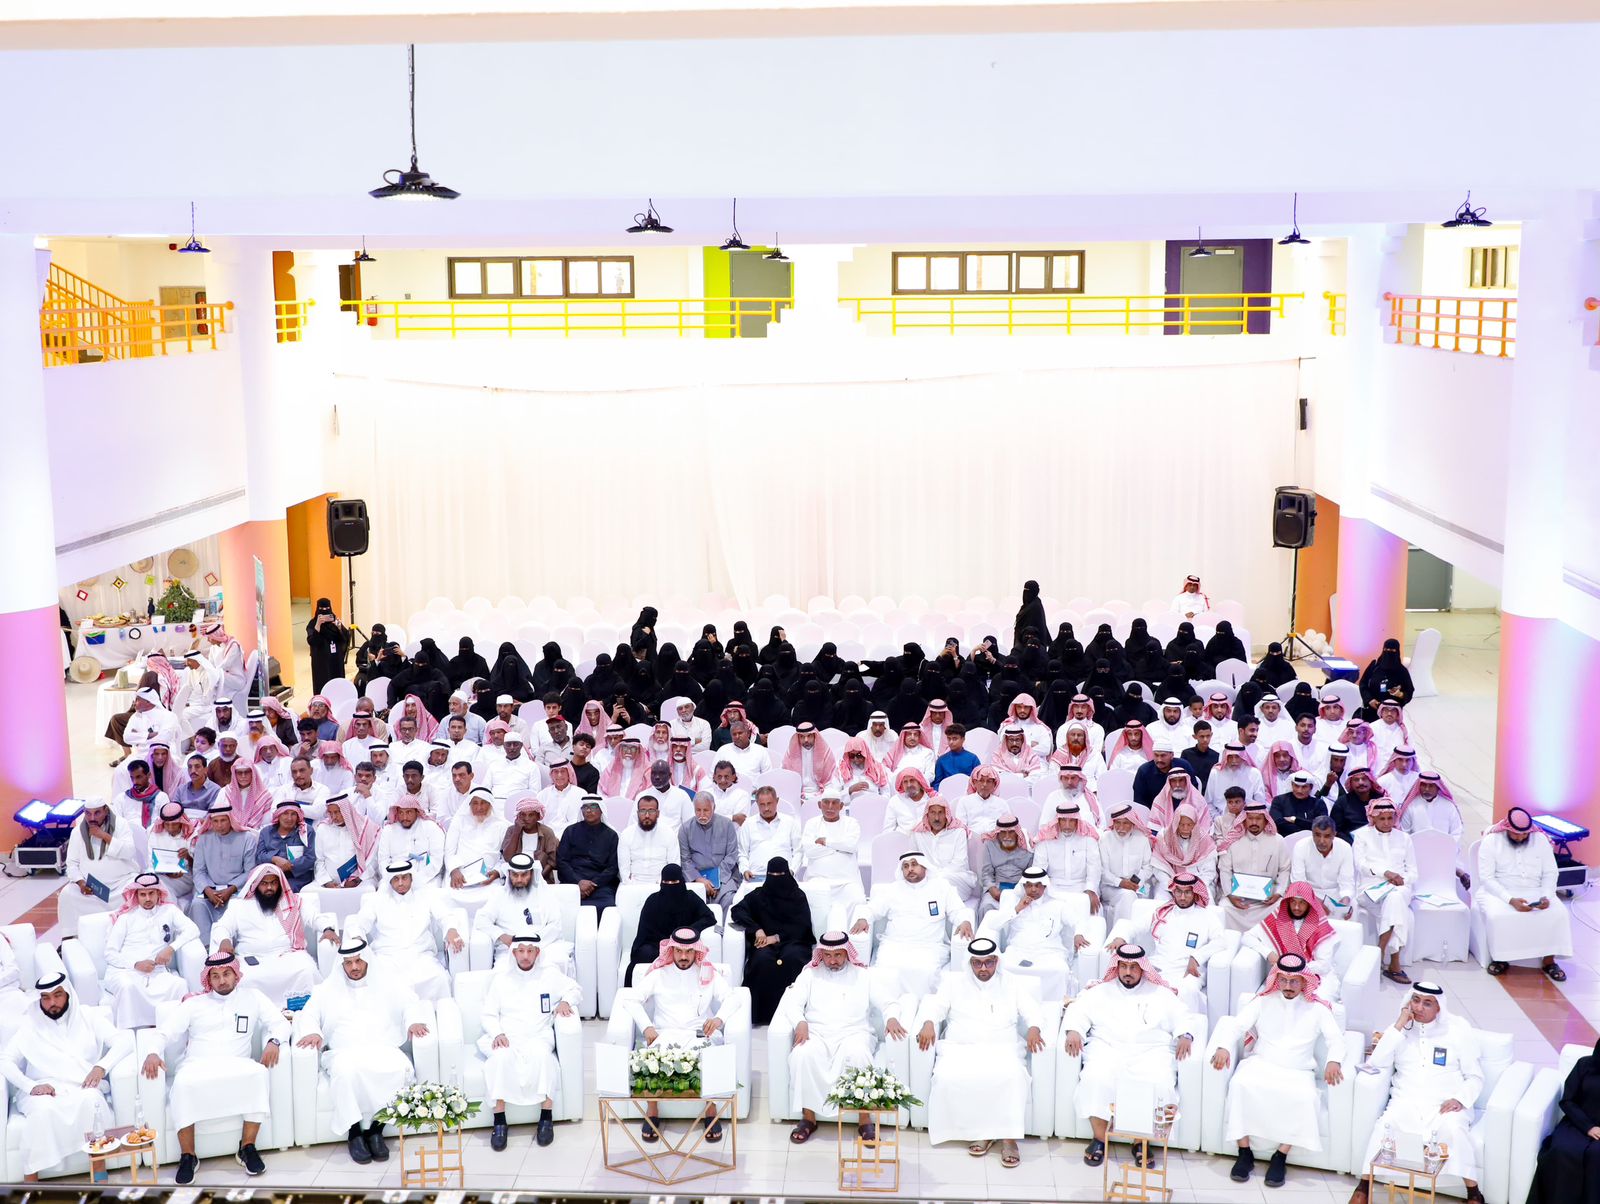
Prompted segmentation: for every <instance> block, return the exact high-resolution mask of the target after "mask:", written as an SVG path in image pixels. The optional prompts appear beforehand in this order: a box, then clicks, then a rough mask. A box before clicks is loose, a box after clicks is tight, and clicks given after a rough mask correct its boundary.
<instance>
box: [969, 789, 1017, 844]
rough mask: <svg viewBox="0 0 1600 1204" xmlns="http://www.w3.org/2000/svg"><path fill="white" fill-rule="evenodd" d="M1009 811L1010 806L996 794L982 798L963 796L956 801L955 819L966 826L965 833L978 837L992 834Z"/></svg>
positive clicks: (971, 795)
mask: <svg viewBox="0 0 1600 1204" xmlns="http://www.w3.org/2000/svg"><path fill="white" fill-rule="evenodd" d="M1010 811H1011V804H1010V803H1008V802H1006V801H1005V799H1003V798H1001V797H1000V796H999V795H998V794H991V795H990V796H989V797H988V798H984V797H983V796H982V795H981V794H977V793H973V794H965V795H962V796H961V797H960V798H958V799H957V800H956V818H957V819H959V820H960V821H961V822H962V823H964V824H966V825H967V831H969V832H976V833H977V834H978V835H979V836H982V835H984V834H985V833H986V832H993V831H994V830H995V828H996V827H997V826H998V825H999V823H1000V821H1001V820H1002V819H1004V818H1005V817H1006V816H1007V815H1008V814H1009V813H1010Z"/></svg>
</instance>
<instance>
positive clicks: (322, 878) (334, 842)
mask: <svg viewBox="0 0 1600 1204" xmlns="http://www.w3.org/2000/svg"><path fill="white" fill-rule="evenodd" d="M316 838H317V868H316V871H315V872H316V883H317V885H318V886H319V887H322V888H324V889H329V888H328V883H330V882H332V883H334V884H335V887H337V884H338V883H339V882H340V878H339V871H340V870H341V869H343V868H344V867H345V866H346V865H348V864H349V863H350V858H352V857H355V856H356V841H355V837H353V836H351V835H350V829H349V828H348V827H346V826H345V825H343V824H330V823H329V822H327V820H323V822H322V823H320V824H318V825H317V827H316ZM355 872H356V873H358V874H359V873H361V859H360V858H359V857H357V858H356V868H355ZM370 885H371V883H369V882H368V881H366V879H363V880H362V886H364V887H365V886H370Z"/></svg>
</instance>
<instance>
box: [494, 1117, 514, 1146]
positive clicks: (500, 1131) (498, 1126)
mask: <svg viewBox="0 0 1600 1204" xmlns="http://www.w3.org/2000/svg"><path fill="white" fill-rule="evenodd" d="M510 1134H511V1127H510V1126H509V1125H507V1124H505V1123H504V1122H501V1121H496V1122H495V1126H494V1128H492V1129H490V1130H489V1148H490V1149H491V1150H503V1149H505V1148H506V1139H507V1138H508V1137H509V1136H510Z"/></svg>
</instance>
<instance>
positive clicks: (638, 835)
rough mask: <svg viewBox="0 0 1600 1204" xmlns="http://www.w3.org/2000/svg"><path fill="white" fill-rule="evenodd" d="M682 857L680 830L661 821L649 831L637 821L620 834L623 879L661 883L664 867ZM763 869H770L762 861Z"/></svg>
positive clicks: (618, 868) (619, 843)
mask: <svg viewBox="0 0 1600 1204" xmlns="http://www.w3.org/2000/svg"><path fill="white" fill-rule="evenodd" d="M677 860H678V832H677V829H676V828H670V827H668V826H667V825H666V824H664V823H662V822H661V821H660V820H657V821H656V825H655V827H653V828H651V829H650V830H649V831H648V832H647V831H645V830H644V829H643V828H641V827H640V826H639V824H638V821H637V820H635V821H634V822H633V823H631V824H629V825H628V826H627V827H626V828H624V829H623V830H622V834H621V835H620V836H618V837H617V871H618V873H619V874H620V875H621V878H622V881H623V882H642V883H644V884H645V885H646V886H660V885H661V867H662V866H664V865H669V864H672V863H675V862H676V861H677ZM761 868H762V869H763V870H765V869H766V863H765V862H762V866H761Z"/></svg>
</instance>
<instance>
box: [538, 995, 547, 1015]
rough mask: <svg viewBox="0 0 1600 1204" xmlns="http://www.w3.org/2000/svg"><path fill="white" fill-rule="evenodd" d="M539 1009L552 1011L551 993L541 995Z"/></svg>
mask: <svg viewBox="0 0 1600 1204" xmlns="http://www.w3.org/2000/svg"><path fill="white" fill-rule="evenodd" d="M539 1010H540V1011H541V1012H546V1013H548V1012H549V1011H550V996H549V995H540V996H539Z"/></svg>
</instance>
